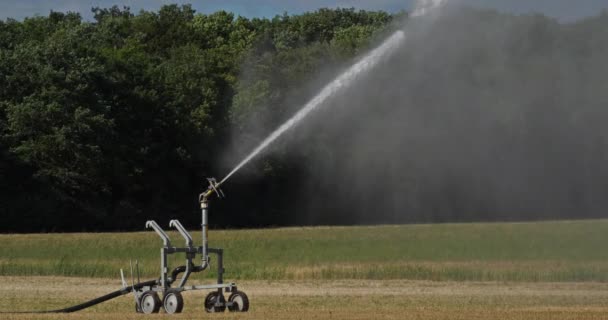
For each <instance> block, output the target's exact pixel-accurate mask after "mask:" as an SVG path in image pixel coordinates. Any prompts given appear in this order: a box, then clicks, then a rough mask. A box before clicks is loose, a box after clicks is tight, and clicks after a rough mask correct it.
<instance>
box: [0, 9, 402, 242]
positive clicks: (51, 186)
mask: <svg viewBox="0 0 608 320" xmlns="http://www.w3.org/2000/svg"><path fill="white" fill-rule="evenodd" d="M92 11H93V15H94V19H95V22H94V23H91V22H86V21H82V19H81V17H80V16H79V15H78V14H75V13H61V12H51V13H50V14H49V15H48V16H47V17H35V18H27V19H25V20H24V21H22V22H19V21H15V20H11V19H8V20H6V21H0V84H1V85H0V141H2V144H1V147H2V148H0V155H1V157H0V168H2V170H0V173H1V177H2V178H3V179H2V180H3V183H2V185H1V186H0V187H1V188H2V190H4V191H5V192H3V198H2V203H3V205H2V208H1V210H2V211H1V212H2V214H3V215H4V216H5V217H6V219H7V220H5V221H6V222H8V223H5V224H3V226H2V230H56V229H65V230H75V229H76V228H78V229H80V228H86V229H107V228H133V227H134V226H137V227H139V226H140V225H141V223H142V221H143V220H144V219H148V218H155V217H162V218H163V219H165V218H166V217H167V215H169V216H172V215H176V214H178V213H179V212H181V213H182V214H183V212H184V211H186V212H191V211H192V210H194V209H195V206H194V203H193V201H192V199H194V197H195V195H196V194H197V192H198V191H199V189H200V188H201V187H202V186H201V181H203V178H204V177H205V176H206V175H211V173H215V174H217V173H218V172H216V171H217V170H216V169H214V168H216V167H218V164H217V162H216V160H217V159H216V156H214V155H215V154H218V153H219V152H220V151H221V150H222V149H223V147H224V144H225V141H227V140H228V139H229V134H228V133H229V130H230V128H231V127H232V126H235V125H237V124H238V123H246V122H247V121H250V119H251V117H252V114H254V113H256V112H258V113H260V114H261V115H263V117H266V116H267V115H268V114H271V113H274V112H275V111H277V110H281V106H280V103H281V102H282V98H283V97H284V96H285V93H286V92H284V90H285V89H289V88H294V87H296V86H298V85H299V84H301V83H303V82H304V81H306V80H307V79H310V78H312V77H314V75H315V73H316V71H315V70H319V69H320V67H321V66H322V65H323V63H324V61H325V60H326V59H333V58H332V57H334V56H335V55H334V54H332V52H331V51H332V50H333V49H332V48H333V47H334V45H333V44H332V45H331V46H330V43H333V42H332V38H333V35H334V34H335V33H337V34H339V35H340V38H339V40H337V41H338V42H337V43H339V45H336V47H337V46H340V47H348V49H347V50H346V51H345V52H342V53H341V55H342V56H343V57H345V56H348V55H349V54H351V53H352V54H354V53H355V50H356V47H357V46H359V45H364V43H365V40H364V39H363V37H364V36H365V35H367V36H369V35H371V33H372V31H373V30H375V29H378V28H382V27H383V26H384V25H386V23H388V22H389V21H390V19H391V16H390V15H388V14H385V13H375V12H364V11H355V10H352V9H349V10H342V9H341V10H328V9H323V10H320V11H318V12H314V13H306V14H303V15H301V16H283V17H277V18H274V19H272V20H268V19H257V18H255V19H247V18H244V17H235V16H234V15H233V14H232V13H229V12H225V11H219V12H216V13H213V14H198V13H196V12H195V11H194V10H193V9H192V7H191V6H190V5H183V6H178V5H166V6H163V7H162V8H161V9H160V10H159V11H158V12H148V11H142V12H139V13H138V14H133V13H132V12H131V10H130V8H128V7H123V8H119V7H117V6H114V7H111V8H93V9H92ZM352 26H358V27H360V28H362V30H367V31H361V32H359V33H357V32H351V33H352V34H353V35H355V34H356V36H357V37H358V38H357V39H356V40H353V41H351V42H349V40H348V39H347V38H348V37H349V34H347V33H345V32H342V31H339V30H342V29H344V30H349V29H348V28H351V27H352ZM368 26H369V27H368ZM370 28H371V29H370ZM357 30H358V29H357ZM285 32H286V33H285ZM366 32H367V33H366ZM265 39H271V41H270V46H265V43H267V42H266V40H265ZM337 50H343V49H337ZM252 57H253V58H252ZM258 58H259V59H260V62H259V64H258V65H257V66H256V67H254V68H256V69H264V68H267V72H266V73H265V75H266V77H267V79H264V80H259V79H258V80H255V81H254V82H253V83H243V82H239V81H238V80H237V79H238V78H239V77H240V76H241V74H242V70H243V66H244V65H247V64H249V62H250V61H251V59H254V60H255V59H258ZM325 63H326V62H325ZM285 80H286V81H285ZM233 97H234V103H233ZM267 102H268V103H269V104H271V105H273V106H274V108H276V109H272V108H270V109H268V110H262V109H260V108H261V107H263V106H264V105H265V103H267ZM282 112H284V110H282V111H280V112H278V113H277V116H276V117H275V119H279V118H280V117H281V114H283V113H282ZM11 185H12V186H16V185H20V187H19V188H14V187H10V186H11ZM9 191H10V192H9ZM15 195H18V196H17V197H15ZM32 200H33V201H32ZM41 206H42V207H43V208H44V209H43V210H39V209H40V207H41ZM24 209H25V211H26V212H25V213H24V214H25V216H26V217H30V216H31V219H32V220H35V221H38V222H37V223H33V224H30V225H27V226H22V225H18V224H17V221H18V219H19V213H18V212H17V211H16V210H24ZM144 215H145V217H143V216H144ZM83 217H86V219H82V218H83ZM22 218H23V216H22ZM28 219H29V218H28ZM49 221H53V222H52V223H49Z"/></svg>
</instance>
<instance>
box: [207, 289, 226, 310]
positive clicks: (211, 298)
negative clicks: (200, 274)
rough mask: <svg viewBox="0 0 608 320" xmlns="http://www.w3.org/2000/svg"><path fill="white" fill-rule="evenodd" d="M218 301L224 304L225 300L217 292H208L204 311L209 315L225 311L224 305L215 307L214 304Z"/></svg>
mask: <svg viewBox="0 0 608 320" xmlns="http://www.w3.org/2000/svg"><path fill="white" fill-rule="evenodd" d="M218 299H219V300H220V301H221V302H222V303H224V302H225V301H226V300H225V299H224V295H222V294H221V293H219V292H217V291H213V292H210V293H209V294H208V295H207V297H206V298H205V311H207V312H209V313H215V312H224V311H226V305H225V304H223V305H222V306H219V307H218V306H216V305H215V303H216V302H217V301H218Z"/></svg>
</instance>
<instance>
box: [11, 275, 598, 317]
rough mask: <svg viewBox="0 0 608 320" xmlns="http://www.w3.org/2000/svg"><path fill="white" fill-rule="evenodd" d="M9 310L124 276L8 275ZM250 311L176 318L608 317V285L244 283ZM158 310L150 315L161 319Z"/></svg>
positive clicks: (191, 296)
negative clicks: (155, 313) (114, 277)
mask: <svg viewBox="0 0 608 320" xmlns="http://www.w3.org/2000/svg"><path fill="white" fill-rule="evenodd" d="M0 279H1V280H2V281H3V283H5V284H7V285H5V286H3V287H2V288H0V308H1V309H2V310H15V311H25V310H28V309H34V310H48V309H53V308H61V307H65V306H68V305H71V304H76V303H78V302H82V301H84V300H87V299H90V298H94V297H96V296H100V295H103V294H105V293H107V292H110V291H113V290H116V289H117V288H118V287H119V282H118V281H117V280H116V279H83V278H71V277H2V278H0ZM240 286H241V288H242V289H244V290H245V291H246V292H247V293H248V294H249V297H250V300H251V310H250V312H249V313H239V314H231V313H223V314H207V313H205V311H204V310H203V307H202V300H203V298H204V296H205V294H206V293H205V292H188V293H185V294H184V297H185V308H184V313H182V314H180V315H172V316H168V315H165V316H162V314H161V315H159V316H162V317H163V318H171V319H192V318H207V319H313V318H316V319H605V318H606V314H608V284H604V283H591V282H585V283H500V282H451V281H444V282H432V281H406V280H397V281H388V280H333V281H244V282H241V283H240ZM159 316H152V317H150V318H158V317H159ZM2 318H3V319H112V318H116V319H118V318H120V319H142V318H147V316H143V315H138V314H135V313H134V311H133V296H131V295H127V296H123V297H120V298H117V299H115V300H113V301H110V302H107V303H105V304H101V305H98V306H95V307H93V308H90V309H86V310H83V311H80V312H77V313H73V314H5V315H3V317H2Z"/></svg>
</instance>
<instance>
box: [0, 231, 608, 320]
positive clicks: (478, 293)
mask: <svg viewBox="0 0 608 320" xmlns="http://www.w3.org/2000/svg"><path fill="white" fill-rule="evenodd" d="M170 236H171V239H172V240H173V242H174V245H181V243H182V241H181V237H179V235H178V234H175V233H171V234H170ZM193 236H196V237H199V236H200V232H198V233H196V232H194V234H193ZM606 240H608V221H605V220H596V221H569V222H544V223H497V224H439V225H408V226H377V227H317V228H285V229H267V230H235V231H232V230H230V231H211V232H210V242H211V243H210V245H211V246H218V247H223V248H224V249H225V250H226V259H225V260H226V261H225V263H226V268H227V272H226V279H227V280H237V281H238V283H239V286H240V287H241V288H242V289H243V290H245V291H246V292H247V293H248V294H249V295H250V299H251V304H252V309H251V312H249V313H248V314H238V315H234V314H228V313H226V314H223V315H208V316H207V315H204V316H205V317H209V318H230V319H232V318H239V319H241V318H243V319H309V318H312V317H317V318H319V317H320V318H327V319H604V318H606V316H605V315H606V314H608V250H605V249H604V246H605V243H606ZM197 242H198V241H197ZM0 244H1V245H0V259H1V260H0V280H2V282H3V284H4V285H3V286H2V287H1V288H0V310H14V311H25V310H32V309H34V310H45V309H53V308H59V307H65V306H69V305H72V304H75V303H78V302H82V301H84V300H87V299H88V298H94V297H96V296H99V295H102V294H105V293H107V292H110V291H113V290H116V289H117V288H118V287H119V285H120V281H119V269H120V268H123V269H125V271H126V270H128V267H129V260H130V259H133V260H135V259H138V260H139V261H140V264H141V267H142V278H143V279H151V278H156V277H158V265H159V262H158V255H159V247H160V245H161V241H160V239H158V237H157V236H156V234H155V233H153V232H140V233H115V234H108V233H103V234H101V233H100V234H84V233H83V234H37V235H0ZM172 262H173V265H177V264H178V263H181V262H182V258H181V257H180V258H179V259H177V260H174V261H172ZM212 276H213V273H212V272H211V273H208V274H206V277H207V278H209V277H212ZM199 279H200V278H198V277H196V276H195V277H194V278H193V280H194V281H196V280H199ZM204 281H210V280H204ZM204 281H203V280H199V282H204ZM204 294H205V293H204V292H189V293H187V294H185V298H186V307H185V311H184V312H185V313H184V314H183V315H180V316H177V317H175V318H176V319H179V318H184V319H189V318H192V317H197V318H200V317H201V316H200V313H201V312H203V309H202V305H201V300H202V299H203V297H204ZM132 299H133V297H132V296H125V297H121V298H118V299H115V300H113V301H110V302H108V303H105V304H102V305H99V306H96V307H93V308H91V309H87V310H84V311H81V312H79V313H75V314H71V315H69V316H66V315H52V314H51V315H31V314H10V315H0V318H2V319H5V318H9V319H64V318H71V319H107V318H111V317H121V318H125V319H131V318H133V319H135V318H137V319H140V318H143V316H141V315H136V314H134V313H133V312H132V310H133V302H132Z"/></svg>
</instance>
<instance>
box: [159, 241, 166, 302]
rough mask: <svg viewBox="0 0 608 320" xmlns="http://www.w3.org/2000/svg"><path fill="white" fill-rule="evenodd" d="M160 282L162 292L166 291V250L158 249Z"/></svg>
mask: <svg viewBox="0 0 608 320" xmlns="http://www.w3.org/2000/svg"><path fill="white" fill-rule="evenodd" d="M160 282H161V286H162V288H163V292H165V291H167V248H161V249H160Z"/></svg>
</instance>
